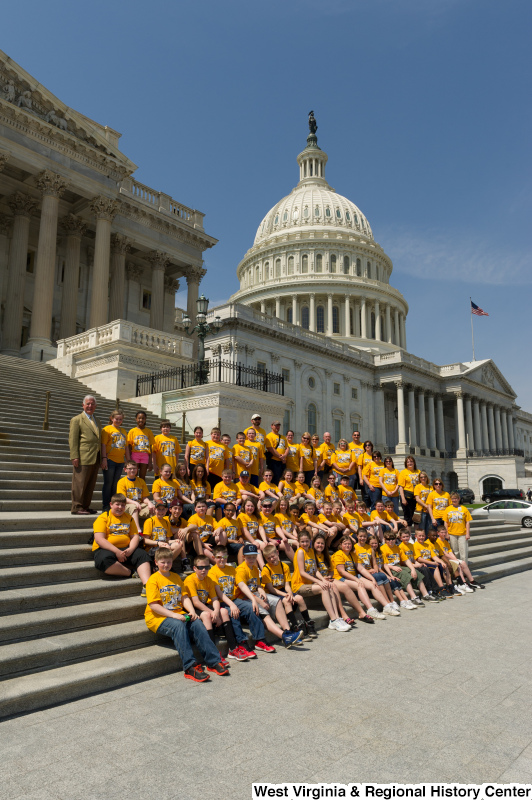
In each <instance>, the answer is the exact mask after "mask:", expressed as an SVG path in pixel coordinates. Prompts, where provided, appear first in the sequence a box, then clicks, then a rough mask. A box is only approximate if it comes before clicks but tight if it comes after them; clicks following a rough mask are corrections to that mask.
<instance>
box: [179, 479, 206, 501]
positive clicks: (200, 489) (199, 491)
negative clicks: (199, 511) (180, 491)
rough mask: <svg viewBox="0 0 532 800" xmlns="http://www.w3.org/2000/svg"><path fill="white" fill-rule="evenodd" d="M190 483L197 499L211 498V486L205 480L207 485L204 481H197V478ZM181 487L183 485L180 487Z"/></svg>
mask: <svg viewBox="0 0 532 800" xmlns="http://www.w3.org/2000/svg"><path fill="white" fill-rule="evenodd" d="M190 485H191V486H192V489H193V491H194V497H195V498H196V500H209V499H210V497H211V487H210V484H209V483H208V482H207V481H205V486H203V484H202V483H199V481H198V483H196V481H195V480H193V479H192V480H191V481H190ZM179 488H181V487H179Z"/></svg>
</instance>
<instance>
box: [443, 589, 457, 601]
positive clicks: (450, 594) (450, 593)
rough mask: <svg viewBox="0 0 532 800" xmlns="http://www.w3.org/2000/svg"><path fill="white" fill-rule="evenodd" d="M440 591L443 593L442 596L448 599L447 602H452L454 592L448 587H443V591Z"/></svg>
mask: <svg viewBox="0 0 532 800" xmlns="http://www.w3.org/2000/svg"><path fill="white" fill-rule="evenodd" d="M441 591H442V592H443V594H444V595H445V597H448V598H449V600H452V599H453V597H454V592H453V590H452V588H451V587H450V586H444V587H443V589H442V590H441Z"/></svg>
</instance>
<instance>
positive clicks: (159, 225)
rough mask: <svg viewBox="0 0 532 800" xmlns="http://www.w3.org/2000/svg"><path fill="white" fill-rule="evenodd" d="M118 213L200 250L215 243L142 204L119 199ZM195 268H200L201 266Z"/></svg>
mask: <svg viewBox="0 0 532 800" xmlns="http://www.w3.org/2000/svg"><path fill="white" fill-rule="evenodd" d="M119 213H120V215H121V216H122V217H127V218H128V219H132V220H134V221H135V222H138V223H139V224H140V225H145V226H146V227H148V228H151V229H152V230H155V231H159V232H160V233H165V234H166V235H167V236H171V237H172V238H173V239H177V240H178V241H180V242H183V244H188V245H190V246H191V247H195V248H196V249H197V250H201V252H203V251H204V250H208V249H209V248H210V247H214V245H215V244H216V241H211V240H210V239H209V238H208V237H207V236H202V235H201V234H200V233H199V232H198V231H196V230H194V229H193V230H190V231H188V230H185V228H184V227H181V226H180V225H179V224H178V223H177V222H175V221H174V220H171V219H167V218H166V217H163V216H162V215H161V214H159V213H158V212H156V211H151V210H150V209H149V208H145V207H144V206H140V205H139V206H137V205H134V204H133V203H132V202H127V201H125V200H120V210H119ZM197 269H201V267H198V268H197Z"/></svg>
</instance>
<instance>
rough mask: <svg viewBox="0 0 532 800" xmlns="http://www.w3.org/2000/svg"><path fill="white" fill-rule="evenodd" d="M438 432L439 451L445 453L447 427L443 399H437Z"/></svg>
mask: <svg viewBox="0 0 532 800" xmlns="http://www.w3.org/2000/svg"><path fill="white" fill-rule="evenodd" d="M436 432H437V440H436V441H437V445H438V450H439V451H440V452H442V453H444V452H445V426H444V424H443V398H441V397H438V398H437V399H436Z"/></svg>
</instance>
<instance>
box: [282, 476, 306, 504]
mask: <svg viewBox="0 0 532 800" xmlns="http://www.w3.org/2000/svg"><path fill="white" fill-rule="evenodd" d="M281 483H282V484H283V488H282V489H281V492H282V495H283V497H286V498H288V500H290V498H291V497H293V496H294V495H295V493H296V485H295V483H289V482H288V481H285V480H283V481H281ZM280 485H281V484H279V486H280ZM309 494H310V492H309Z"/></svg>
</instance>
